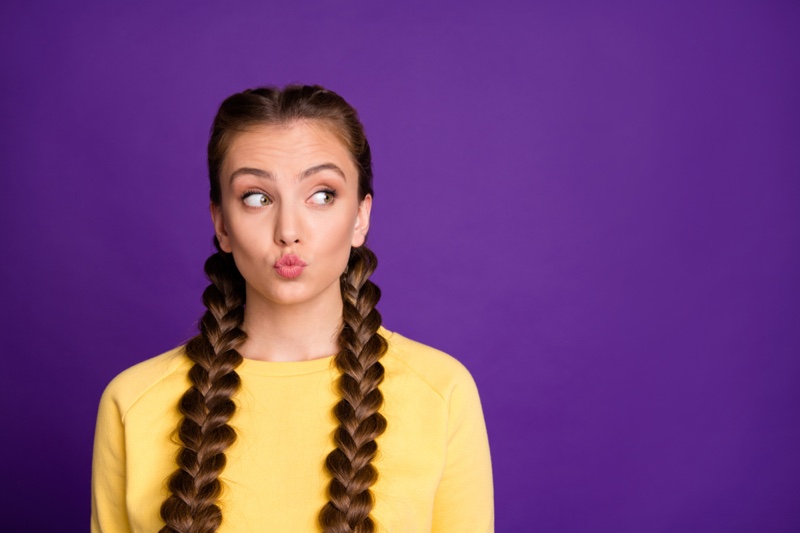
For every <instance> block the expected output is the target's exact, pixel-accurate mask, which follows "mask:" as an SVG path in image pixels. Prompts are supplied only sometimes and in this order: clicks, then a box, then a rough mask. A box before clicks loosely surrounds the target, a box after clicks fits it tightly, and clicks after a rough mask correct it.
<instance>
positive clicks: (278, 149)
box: [211, 121, 372, 361]
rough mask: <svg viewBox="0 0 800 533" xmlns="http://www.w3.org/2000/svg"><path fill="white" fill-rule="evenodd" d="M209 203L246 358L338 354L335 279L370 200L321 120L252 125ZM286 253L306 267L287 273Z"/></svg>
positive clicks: (234, 146) (231, 151) (361, 229)
mask: <svg viewBox="0 0 800 533" xmlns="http://www.w3.org/2000/svg"><path fill="white" fill-rule="evenodd" d="M220 189H221V201H220V204H219V205H216V204H213V203H212V204H211V216H212V220H213V222H214V230H215V232H216V235H217V238H218V239H219V243H220V247H221V249H222V250H223V251H225V252H229V253H232V254H233V258H234V261H235V262H236V266H237V267H238V269H239V271H240V272H241V274H242V276H243V277H244V280H245V290H246V298H247V305H246V306H245V320H244V324H243V329H244V331H245V332H246V333H247V337H248V338H247V340H246V341H245V343H244V344H243V346H242V348H241V350H240V353H242V355H243V356H244V357H249V358H253V359H263V360H272V361H289V360H306V359H314V358H318V357H325V356H329V355H332V354H334V353H336V351H337V346H336V338H337V336H338V331H339V328H340V327H341V314H342V297H341V290H340V287H339V277H340V275H341V274H342V272H343V271H344V269H345V267H346V265H347V260H348V258H349V255H350V247H351V246H352V247H358V246H361V245H362V244H364V240H365V238H366V235H367V231H368V230H369V215H370V210H371V207H372V198H371V197H370V196H369V195H367V196H366V197H365V198H364V199H363V200H361V201H359V198H358V170H357V167H356V164H355V162H354V161H353V158H352V156H351V155H350V152H349V151H348V149H347V147H346V146H345V145H344V144H343V143H342V142H341V140H340V139H339V137H338V136H337V135H336V134H335V133H334V132H333V131H332V130H331V128H330V126H328V125H327V124H324V123H321V122H314V121H298V122H293V123H291V124H288V125H279V126H258V127H253V128H251V129H249V130H247V131H245V132H242V133H239V134H237V135H236V136H235V137H234V139H233V141H232V142H231V144H230V146H229V147H228V150H227V152H226V155H225V159H224V162H223V165H222V168H221V172H220ZM287 255H295V256H297V257H299V258H300V259H301V260H302V261H303V262H304V263H305V264H306V266H305V267H304V268H303V269H302V272H301V273H300V275H299V276H297V277H293V278H291V279H288V278H286V277H284V276H281V275H280V273H279V272H278V271H277V270H276V269H275V264H276V262H277V261H278V260H279V259H280V258H281V257H285V256H287Z"/></svg>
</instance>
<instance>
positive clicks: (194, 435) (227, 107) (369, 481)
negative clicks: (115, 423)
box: [161, 85, 387, 533]
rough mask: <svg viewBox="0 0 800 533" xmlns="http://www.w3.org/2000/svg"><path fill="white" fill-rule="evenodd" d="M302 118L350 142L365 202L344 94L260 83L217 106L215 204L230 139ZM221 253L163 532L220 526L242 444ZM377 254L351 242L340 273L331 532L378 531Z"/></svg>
mask: <svg viewBox="0 0 800 533" xmlns="http://www.w3.org/2000/svg"><path fill="white" fill-rule="evenodd" d="M297 120H313V121H320V122H322V123H325V124H326V125H328V126H329V127H330V128H331V131H333V132H334V133H335V134H336V135H337V136H338V137H339V138H340V140H341V141H342V142H343V144H344V145H345V146H346V147H347V148H348V150H349V151H350V153H351V155H352V156H353V159H354V161H355V162H356V165H357V167H358V171H359V179H358V183H359V187H358V188H359V191H358V193H359V200H363V199H364V198H365V197H366V195H367V194H370V195H371V194H373V192H372V157H371V154H370V148H369V143H368V142H367V139H366V137H365V135H364V129H363V126H362V125H361V122H360V121H359V119H358V115H357V113H356V111H355V109H353V108H352V107H351V106H350V105H349V104H348V103H347V102H345V100H344V99H343V98H342V97H341V96H339V95H337V94H336V93H334V92H332V91H328V90H325V89H323V88H322V87H319V86H316V85H315V86H307V85H306V86H295V85H292V86H288V87H286V88H284V89H283V90H280V89H276V88H272V87H262V88H258V89H252V90H247V91H244V92H241V93H237V94H234V95H233V96H230V97H229V98H227V99H226V100H225V101H224V102H222V105H221V106H220V109H219V111H218V112H217V115H216V117H215V118H214V123H213V126H212V129H211V138H210V139H209V142H208V169H209V180H210V185H211V193H210V196H211V201H212V202H214V203H215V204H217V205H219V203H220V201H221V195H220V182H219V178H220V175H219V174H220V168H221V166H222V163H223V161H224V158H225V155H226V151H227V149H228V147H229V145H230V143H231V141H232V139H233V137H234V136H235V135H236V134H237V133H240V132H243V131H247V130H248V129H250V128H252V127H254V126H258V125H283V124H291V123H292V122H294V121H297ZM214 245H215V247H216V248H217V252H216V253H214V254H213V255H212V256H211V257H209V258H208V260H207V261H206V264H205V271H206V275H207V276H208V279H209V280H210V281H211V284H210V285H209V286H208V287H207V288H206V290H205V291H204V292H203V303H204V304H205V306H206V312H205V313H204V314H203V317H202V319H201V321H200V334H199V335H197V336H196V337H194V338H192V339H191V340H190V341H189V342H188V343H187V345H186V354H187V355H188V357H189V359H191V360H192V362H193V363H194V365H193V366H192V368H191V369H190V370H189V380H190V381H191V387H190V388H189V390H187V391H186V392H185V393H184V394H183V396H182V397H181V399H180V401H179V404H178V409H179V411H180V413H181V414H182V415H183V418H182V420H181V422H180V425H179V427H178V438H179V439H180V442H181V445H182V448H181V450H180V451H179V452H178V456H177V463H178V468H177V470H175V472H173V474H172V475H171V476H170V478H169V481H168V487H169V490H170V493H171V494H170V496H169V497H168V498H167V499H166V500H165V501H164V503H163V504H162V505H161V518H162V519H163V520H164V522H165V523H166V525H165V526H164V527H163V528H162V529H161V533H167V532H181V533H189V532H191V533H213V532H214V531H216V530H217V529H218V527H219V525H220V523H221V522H222V511H221V510H220V508H219V506H218V505H217V501H218V500H219V497H220V494H221V491H222V485H221V482H220V480H219V475H220V473H221V472H222V470H223V469H224V468H225V450H226V449H227V448H228V447H230V446H231V445H232V444H233V442H234V441H235V440H236V432H235V431H234V429H233V428H232V427H231V426H229V425H228V422H229V421H230V419H231V417H232V416H233V413H234V411H235V410H236V406H235V404H234V402H233V400H232V396H233V395H234V394H235V393H236V391H237V390H238V389H239V386H240V379H239V375H238V374H237V373H236V368H237V367H238V366H239V364H241V362H242V356H241V355H240V354H239V352H238V351H237V348H238V347H239V346H241V344H242V342H243V341H244V339H245V333H244V332H243V331H242V329H241V326H242V322H243V320H244V305H245V289H244V286H245V285H244V278H242V275H241V274H240V273H239V270H238V269H237V268H236V264H235V263H234V261H233V256H232V255H231V254H229V253H225V252H223V251H222V250H221V248H220V246H219V241H218V240H217V239H216V238H215V239H214ZM376 266H377V260H376V258H375V255H374V254H373V253H372V252H371V251H370V250H369V249H368V248H367V247H366V246H361V247H359V248H351V250H350V259H349V261H348V264H347V268H346V270H345V272H344V273H343V274H342V276H341V291H342V300H343V309H342V323H343V324H342V329H341V331H340V333H339V353H338V354H337V355H336V357H335V358H334V363H335V365H336V367H337V369H338V370H339V372H340V376H339V380H338V384H337V385H338V391H339V394H340V395H341V399H340V400H339V402H338V403H337V404H336V405H335V406H334V408H333V413H334V416H335V417H336V419H337V421H338V423H339V425H338V427H337V428H336V430H335V432H334V435H333V439H334V443H335V445H336V448H335V449H334V450H333V451H332V452H330V453H329V454H328V456H327V458H326V460H325V466H326V468H327V470H328V472H329V473H330V475H331V480H330V483H329V485H328V497H329V501H328V502H327V503H326V504H325V506H324V507H323V508H322V509H321V510H320V514H319V523H320V525H321V527H322V530H323V531H324V532H325V533H345V532H357V533H368V532H372V531H374V530H375V524H374V522H373V520H372V518H371V517H370V512H371V511H372V508H373V506H374V499H373V496H372V493H371V491H370V490H369V488H370V487H371V486H372V485H373V484H374V483H375V481H376V480H377V475H378V474H377V470H376V469H375V467H374V466H373V465H372V460H373V459H374V458H375V454H376V452H377V444H376V442H375V439H376V438H377V437H378V436H379V435H381V434H382V433H383V432H384V431H385V430H386V419H385V418H384V417H383V415H382V414H381V413H380V412H379V410H380V408H381V406H382V405H383V395H382V394H381V391H380V389H379V388H378V386H379V385H380V383H381V381H383V373H384V371H383V365H381V363H380V358H381V356H382V355H383V354H384V353H385V352H386V348H387V345H386V340H385V339H384V338H383V337H381V336H380V335H379V334H378V328H379V327H380V325H381V315H380V314H379V313H378V311H377V309H376V308H375V305H376V304H377V303H378V300H379V299H380V295H381V293H380V289H379V288H378V287H377V286H376V285H375V284H374V283H372V282H371V281H369V276H370V275H371V274H372V272H373V271H374V270H375V267H376Z"/></svg>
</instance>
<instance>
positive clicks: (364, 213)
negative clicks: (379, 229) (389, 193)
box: [350, 194, 372, 248]
mask: <svg viewBox="0 0 800 533" xmlns="http://www.w3.org/2000/svg"><path fill="white" fill-rule="evenodd" d="M371 210H372V195H369V194H368V195H366V196H365V197H364V199H363V200H361V203H359V204H358V213H356V226H355V229H354V231H353V241H352V242H351V243H350V246H352V247H353V248H358V247H359V246H361V245H362V244H364V241H366V240H367V232H368V231H369V213H370V211H371Z"/></svg>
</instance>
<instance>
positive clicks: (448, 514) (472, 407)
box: [433, 369, 494, 533]
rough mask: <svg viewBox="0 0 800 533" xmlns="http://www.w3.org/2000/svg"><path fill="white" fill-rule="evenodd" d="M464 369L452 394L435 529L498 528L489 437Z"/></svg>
mask: <svg viewBox="0 0 800 533" xmlns="http://www.w3.org/2000/svg"><path fill="white" fill-rule="evenodd" d="M464 373H465V378H464V379H463V380H461V381H459V382H458V384H456V385H455V387H454V388H453V390H452V393H451V395H450V407H449V418H448V424H447V439H448V442H447V458H446V462H445V468H444V473H443V474H442V479H441V481H440V482H439V488H438V489H437V491H436V496H435V500H434V508H433V532H434V533H450V532H452V533H456V532H459V533H461V532H464V531H471V532H473V531H474V532H480V533H491V532H493V531H494V490H493V486H492V465H491V460H490V457H489V439H488V436H487V434H486V424H485V422H484V419H483V410H482V408H481V402H480V398H479V396H478V389H477V387H476V385H475V381H474V380H473V379H472V376H471V375H469V373H468V372H467V371H466V369H464Z"/></svg>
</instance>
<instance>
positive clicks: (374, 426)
mask: <svg viewBox="0 0 800 533" xmlns="http://www.w3.org/2000/svg"><path fill="white" fill-rule="evenodd" d="M376 266H377V259H376V258H375V255H374V254H373V253H372V252H371V251H370V250H369V249H368V248H367V247H366V246H361V247H359V248H353V249H351V252H350V260H349V262H348V268H347V271H346V273H345V274H344V275H343V276H342V280H341V285H342V300H343V301H344V310H343V322H344V324H343V327H342V331H341V333H340V334H339V350H340V351H339V354H338V355H337V356H336V357H335V359H334V361H335V363H336V366H337V368H338V369H339V371H340V372H341V376H340V378H339V381H338V389H339V393H340V394H341V396H342V399H341V400H340V401H339V403H337V404H336V406H335V407H334V409H333V412H334V415H335V416H336V419H337V420H338V421H339V427H337V428H336V431H335V433H334V442H335V443H336V449H335V450H333V451H332V452H331V453H330V454H329V455H328V457H327V459H326V461H325V466H326V467H327V469H328V472H329V473H330V475H331V481H330V484H329V485H328V496H329V501H328V503H327V504H325V506H324V507H323V508H322V511H321V512H320V515H319V522H320V525H322V529H323V531H324V532H325V533H349V532H353V533H372V532H373V531H375V523H374V521H373V520H372V518H371V517H370V512H371V511H372V508H373V506H374V499H373V496H372V492H370V490H369V488H370V487H371V486H372V485H373V484H375V481H376V480H377V478H378V472H377V470H376V469H375V467H374V466H373V465H372V460H373V459H374V458H375V455H376V453H377V450H378V445H377V443H376V442H375V439H376V438H377V437H378V436H379V435H381V434H382V433H383V432H384V431H386V419H385V418H384V417H383V415H382V414H381V413H379V412H378V411H379V409H380V408H381V406H382V405H383V395H382V394H381V391H380V390H379V389H378V385H380V383H381V382H382V381H383V365H382V364H381V363H380V358H381V356H383V354H384V353H386V349H387V344H386V340H385V339H384V338H383V337H381V336H380V334H378V328H379V327H380V325H381V315H380V313H378V310H377V309H376V308H375V305H376V304H377V303H378V300H380V297H381V291H380V289H379V288H378V286H377V285H375V284H374V283H372V282H371V281H369V276H370V274H372V272H373V271H374V270H375V267H376Z"/></svg>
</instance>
